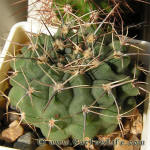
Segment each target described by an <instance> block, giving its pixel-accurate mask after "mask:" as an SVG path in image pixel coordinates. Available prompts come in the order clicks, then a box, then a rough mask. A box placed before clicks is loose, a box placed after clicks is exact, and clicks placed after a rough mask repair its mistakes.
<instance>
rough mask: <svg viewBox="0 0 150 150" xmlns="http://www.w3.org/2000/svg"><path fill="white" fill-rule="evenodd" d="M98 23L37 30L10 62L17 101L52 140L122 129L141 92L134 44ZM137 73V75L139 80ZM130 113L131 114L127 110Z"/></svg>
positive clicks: (28, 120)
mask: <svg viewBox="0 0 150 150" xmlns="http://www.w3.org/2000/svg"><path fill="white" fill-rule="evenodd" d="M113 36H114V37H113V40H112V34H106V35H104V33H103V31H97V32H95V25H92V24H91V25H81V24H78V25H73V23H72V25H71V24H69V25H68V24H66V25H61V26H60V27H59V28H58V31H57V33H56V34H55V35H54V36H52V35H46V34H43V33H41V34H38V35H31V36H30V37H31V40H30V42H29V44H28V45H27V46H24V47H23V48H22V49H21V50H20V51H19V53H17V54H16V57H15V58H14V59H12V61H11V63H10V65H11V68H12V70H13V71H14V73H13V74H12V75H11V76H10V84H11V86H12V88H11V90H10V92H9V97H10V101H11V104H12V105H13V106H16V108H19V110H20V112H21V113H23V114H24V118H23V121H24V122H26V123H28V124H31V125H33V126H36V127H38V128H40V130H41V132H42V133H43V135H44V136H45V137H46V139H48V140H65V139H67V138H69V137H72V138H74V139H79V140H83V139H84V138H85V137H89V138H93V137H94V136H96V135H98V134H108V133H111V132H113V131H115V130H116V128H117V127H118V125H119V122H120V121H121V117H122V115H121V114H123V113H124V112H127V111H128V110H130V109H132V108H133V107H135V105H136V99H135V96H137V95H138V93H139V91H138V89H137V88H136V87H135V85H134V81H135V80H136V78H137V77H138V74H139V73H136V75H133V74H134V73H133V72H134V71H133V70H134V65H133V64H132V61H131V58H130V57H129V56H128V55H127V53H128V48H127V47H126V46H123V45H121V44H120V41H119V40H118V38H117V36H115V34H114V35H113ZM133 78H134V79H133ZM126 115H127V114H126Z"/></svg>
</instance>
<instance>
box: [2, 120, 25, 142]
mask: <svg viewBox="0 0 150 150" xmlns="http://www.w3.org/2000/svg"><path fill="white" fill-rule="evenodd" d="M23 132H24V129H23V127H22V126H21V125H19V122H18V121H17V120H15V121H13V122H12V123H11V124H10V125H9V128H7V129H5V130H3V131H2V133H1V139H2V140H4V141H6V142H10V143H12V142H14V141H16V139H17V138H18V137H20V136H21V135H23Z"/></svg>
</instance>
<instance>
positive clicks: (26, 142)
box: [13, 132, 36, 150]
mask: <svg viewBox="0 0 150 150" xmlns="http://www.w3.org/2000/svg"><path fill="white" fill-rule="evenodd" d="M32 139H33V135H32V133H31V132H27V133H26V134H24V135H22V136H20V137H19V138H18V140H17V142H15V143H14V146H13V147H14V148H17V149H21V150H33V149H35V148H36V144H35V142H34V141H33V140H32Z"/></svg>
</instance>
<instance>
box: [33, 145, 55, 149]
mask: <svg viewBox="0 0 150 150" xmlns="http://www.w3.org/2000/svg"><path fill="white" fill-rule="evenodd" d="M35 150H55V148H54V147H53V146H51V145H48V144H43V145H41V146H39V147H37V148H36V149H35Z"/></svg>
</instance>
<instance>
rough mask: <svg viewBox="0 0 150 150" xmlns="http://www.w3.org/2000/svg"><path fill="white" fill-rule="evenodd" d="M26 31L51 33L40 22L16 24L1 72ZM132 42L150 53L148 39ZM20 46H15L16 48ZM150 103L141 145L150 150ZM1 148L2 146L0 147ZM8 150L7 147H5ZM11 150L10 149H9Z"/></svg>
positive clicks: (1, 61) (1, 59) (1, 58)
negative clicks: (9, 54)
mask: <svg viewBox="0 0 150 150" xmlns="http://www.w3.org/2000/svg"><path fill="white" fill-rule="evenodd" d="M49 30H50V32H51V34H52V35H53V34H54V33H56V31H57V28H54V27H50V28H49ZM25 31H26V32H33V33H41V32H43V33H46V34H49V33H48V31H47V30H45V27H44V26H43V25H41V24H39V23H33V24H31V23H28V22H20V23H17V24H15V25H14V26H13V27H12V29H11V31H10V33H9V36H8V38H7V40H6V43H5V46H4V48H3V51H2V53H1V56H0V72H5V73H7V72H8V70H9V65H6V63H4V61H6V60H7V59H8V56H7V54H8V53H12V52H13V50H14V45H15V44H16V43H22V44H23V43H25V42H26V41H27V39H28V38H27V35H26V33H25ZM130 42H131V43H133V44H137V45H138V46H139V47H141V48H143V49H144V50H145V52H146V53H150V43H149V42H146V41H139V40H130ZM18 47H19V45H18V46H15V49H17V48H18ZM143 62H144V63H145V64H146V65H149V64H150V61H149V57H148V56H144V59H143ZM4 78H5V76H0V81H2V80H3V79H4ZM147 81H148V82H149V83H150V77H147ZM3 86H4V85H3V84H2V85H0V90H2V89H3ZM149 127H150V103H149V101H146V102H145V109H144V114H143V132H142V139H141V140H142V141H144V145H142V146H141V150H149V149H150V148H149V147H150V146H149V145H150V128H149ZM0 149H1V147H0ZM4 149H5V150H7V148H4ZM8 150H9V149H8Z"/></svg>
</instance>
